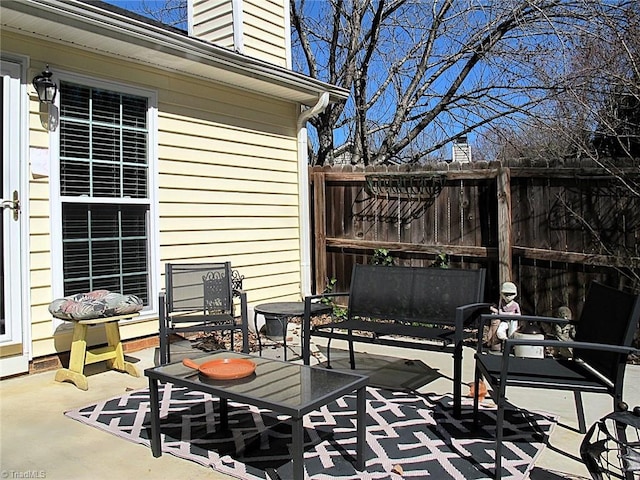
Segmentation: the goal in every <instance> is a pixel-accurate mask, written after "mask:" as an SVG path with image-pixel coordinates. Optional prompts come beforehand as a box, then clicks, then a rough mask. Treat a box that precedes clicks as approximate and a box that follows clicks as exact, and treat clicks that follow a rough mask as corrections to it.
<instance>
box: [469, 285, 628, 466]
mask: <svg viewBox="0 0 640 480" xmlns="http://www.w3.org/2000/svg"><path fill="white" fill-rule="evenodd" d="M494 318H500V319H505V320H508V319H509V318H505V316H504V315H499V314H497V315H482V316H481V320H480V328H479V331H478V347H477V351H476V354H475V385H474V387H475V389H474V391H476V392H477V391H478V386H479V382H480V380H481V378H484V379H485V381H486V382H487V383H488V386H489V387H490V390H489V394H490V395H491V396H492V398H493V400H494V401H495V402H496V405H497V412H496V457H495V478H496V479H500V478H501V475H502V441H503V437H504V432H503V422H504V415H505V408H506V406H507V397H506V390H507V387H530V388H545V389H552V390H566V391H573V392H574V398H575V402H576V410H577V417H578V425H579V429H580V432H581V433H585V432H586V423H585V417H584V409H583V404H582V397H581V393H582V392H594V393H604V394H608V395H610V396H611V397H612V398H613V406H614V410H616V409H618V408H619V404H620V402H621V401H622V391H623V385H624V372H625V367H626V364H627V358H628V355H629V354H631V353H633V352H634V351H635V349H634V348H633V347H632V346H631V345H632V342H633V336H634V333H635V331H636V329H637V327H638V320H639V319H640V297H639V296H637V295H632V294H629V293H626V292H622V291H620V290H617V289H615V288H611V287H608V286H605V285H602V284H600V283H597V282H593V283H592V284H591V285H590V287H589V290H588V292H587V297H586V299H585V303H584V306H583V309H582V314H581V315H580V318H579V320H578V321H576V322H575V326H576V334H575V340H574V341H560V340H541V339H539V340H530V339H507V340H506V341H505V342H504V349H503V352H502V354H501V355H495V354H490V353H487V352H485V351H484V348H483V342H482V331H483V327H484V325H485V324H486V323H487V322H489V321H490V320H491V319H494ZM510 319H513V317H511V318H510ZM519 320H521V321H531V322H551V323H569V322H571V321H570V320H564V319H559V318H552V317H539V316H530V315H522V316H520V317H519ZM571 323H573V322H571ZM517 345H531V346H546V347H567V348H572V349H573V356H572V357H571V358H555V357H551V356H545V357H544V358H520V357H515V356H514V355H513V354H512V352H513V351H514V348H515V347H516V346H517ZM478 403H479V399H478V397H477V396H476V397H475V398H474V402H473V415H474V426H475V427H476V428H477V427H478Z"/></svg>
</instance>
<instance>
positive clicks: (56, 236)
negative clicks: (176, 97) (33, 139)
mask: <svg viewBox="0 0 640 480" xmlns="http://www.w3.org/2000/svg"><path fill="white" fill-rule="evenodd" d="M54 81H55V82H56V83H57V84H58V86H59V85H60V82H61V81H62V82H73V83H77V84H79V85H87V86H90V87H94V88H104V89H106V90H111V91H115V92H119V93H125V94H130V95H138V96H140V97H146V98H147V99H148V100H149V106H148V111H147V121H148V125H149V127H148V130H149V152H148V155H149V172H148V174H149V266H150V268H151V270H152V271H151V272H150V274H149V305H148V306H146V307H145V308H144V310H143V311H142V312H140V313H141V317H142V318H143V319H144V318H145V317H151V316H154V314H155V315H157V312H158V304H157V298H158V292H159V290H158V289H159V287H158V285H159V279H160V270H159V269H160V246H159V238H158V237H159V234H158V229H159V225H160V222H159V213H158V204H159V200H158V95H157V92H156V91H154V90H149V89H145V88H139V87H134V86H131V85H126V84H123V83H117V82H111V81H106V80H98V79H96V78H93V77H89V76H85V75H79V74H74V73H69V72H64V71H55V73H54ZM52 108H55V112H52V113H53V115H54V116H55V117H56V120H57V122H58V123H59V121H60V118H59V113H60V95H57V96H56V100H55V106H52ZM49 148H50V151H51V165H50V177H49V188H50V206H51V212H50V219H51V294H52V300H53V299H56V298H61V297H63V296H64V278H63V265H62V228H61V226H62V223H61V222H62V196H61V195H60V128H59V127H58V126H57V127H56V128H55V130H54V131H52V132H51V135H49ZM87 200H89V199H87ZM145 203H146V202H145ZM136 321H139V319H138V320H136ZM64 324H67V325H66V326H68V322H64V321H63V320H60V319H57V318H54V319H53V331H54V332H55V331H57V330H59V327H61V326H62V327H63V328H64V326H63V325H64ZM69 328H70V327H69Z"/></svg>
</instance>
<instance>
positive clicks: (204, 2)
mask: <svg viewBox="0 0 640 480" xmlns="http://www.w3.org/2000/svg"><path fill="white" fill-rule="evenodd" d="M193 7H194V8H193V11H194V16H193V34H194V36H196V37H198V38H201V39H203V40H206V41H208V42H211V43H214V44H216V45H220V46H221V47H226V48H231V49H232V48H233V10H232V3H231V2H230V1H229V0H222V1H214V0H194V2H193Z"/></svg>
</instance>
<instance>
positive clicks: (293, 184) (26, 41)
mask: <svg viewBox="0 0 640 480" xmlns="http://www.w3.org/2000/svg"><path fill="white" fill-rule="evenodd" d="M2 48H3V51H7V52H11V53H15V54H20V55H25V56H29V57H30V58H31V65H32V68H31V70H30V71H29V78H31V77H32V76H33V75H35V74H36V73H39V71H38V68H37V67H39V66H41V65H44V64H45V63H49V64H50V65H51V69H52V71H54V75H55V72H60V71H66V72H73V73H75V74H80V75H86V76H87V77H91V78H96V79H100V80H108V81H112V82H114V83H122V84H123V85H129V86H134V87H140V88H144V89H148V90H154V91H156V92H157V97H158V113H157V127H158V132H157V143H158V146H157V147H158V148H157V162H158V175H157V182H158V196H157V201H158V205H159V221H158V225H157V227H158V232H157V236H158V239H159V256H160V264H159V265H156V274H157V275H158V276H160V275H161V274H162V272H163V271H164V263H165V262H210V261H220V260H230V261H231V262H232V265H233V267H234V268H237V269H238V270H239V271H240V273H241V274H243V275H244V276H245V283H244V287H245V289H246V290H247V294H248V300H249V303H250V304H252V305H255V304H257V303H260V302H264V301H267V300H292V301H293V300H299V299H300V257H301V255H300V244H299V237H300V231H299V191H298V184H297V179H298V165H297V139H296V126H295V119H296V112H297V109H296V107H297V106H296V105H294V104H291V103H288V102H284V101H278V100H274V99H272V98H267V97H263V96H259V95H256V94H252V93H250V92H247V91H241V90H237V89H234V88H232V87H229V86H223V85H216V84H212V83H211V82H206V81H201V80H199V79H195V78H191V77H182V76H179V75H175V74H170V73H167V72H166V71H161V70H153V69H151V68H146V67H145V68H141V67H138V66H135V65H131V64H129V63H127V62H125V61H122V60H119V59H114V58H110V57H102V56H97V55H91V54H88V53H87V52H84V51H82V50H76V49H73V48H69V47H66V46H56V45H51V44H49V45H46V44H44V42H40V41H39V40H35V39H33V38H31V37H26V36H21V35H17V34H14V33H6V34H5V33H3V45H2ZM45 57H46V58H45ZM29 91H30V92H32V89H30V90H29ZM29 109H30V111H29V116H30V118H29V125H30V131H29V136H30V147H40V148H48V147H49V134H47V132H46V130H44V128H43V126H42V123H41V114H40V107H39V104H38V102H37V98H36V97H35V95H32V96H31V97H30V103H29ZM29 188H30V195H29V197H30V198H29V206H30V217H29V228H30V237H29V242H30V247H31V251H30V256H29V258H30V282H31V285H30V298H31V305H30V312H31V323H32V331H31V333H32V349H33V350H32V351H33V356H34V357H40V356H45V355H50V354H54V353H57V352H63V351H66V350H69V347H70V341H71V331H70V328H69V327H68V325H67V324H64V325H63V326H62V327H61V328H58V330H57V331H56V332H55V334H54V332H53V325H54V324H53V321H52V318H51V316H50V314H49V312H48V310H47V307H48V305H49V303H50V302H51V301H52V300H53V298H52V289H51V279H52V277H53V274H54V272H53V271H52V261H51V228H52V226H51V218H50V212H51V205H50V184H49V178H48V177H40V178H34V177H33V176H30V183H29ZM163 285H164V278H161V279H160V282H159V287H160V288H163ZM155 294H157V292H155ZM155 294H154V295H155ZM154 300H155V299H154ZM92 330H96V332H95V333H92V337H90V341H91V342H92V343H100V342H104V336H103V334H102V333H100V332H99V331H98V330H99V329H92ZM157 330H158V320H157V312H155V313H152V314H149V315H143V316H141V318H140V320H139V321H136V322H130V323H126V324H122V325H121V334H122V337H123V338H124V339H127V338H135V337H139V336H144V335H151V334H155V333H157Z"/></svg>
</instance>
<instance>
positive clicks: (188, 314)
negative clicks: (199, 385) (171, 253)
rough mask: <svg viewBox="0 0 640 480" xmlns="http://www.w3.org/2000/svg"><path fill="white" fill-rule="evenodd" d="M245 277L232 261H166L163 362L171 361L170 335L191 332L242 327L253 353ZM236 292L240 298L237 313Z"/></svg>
mask: <svg viewBox="0 0 640 480" xmlns="http://www.w3.org/2000/svg"><path fill="white" fill-rule="evenodd" d="M241 283H242V277H241V276H239V274H238V273H236V272H234V271H233V270H232V269H231V263H230V262H221V263H197V264H178V263H167V264H166V265H165V284H166V288H165V291H164V292H161V293H160V298H159V312H158V317H159V320H160V348H159V350H160V360H159V361H160V364H161V365H164V364H167V363H169V362H170V361H171V348H170V343H171V342H170V337H171V335H174V334H184V333H189V332H204V333H208V332H214V331H221V332H225V331H229V332H231V349H232V350H233V349H234V332H235V331H236V330H240V331H242V351H243V352H245V353H249V323H248V321H247V318H248V315H247V296H246V293H245V292H244V291H243V290H241V289H239V288H238V286H241ZM234 296H235V297H237V298H239V300H240V318H239V319H237V318H236V316H235V307H234Z"/></svg>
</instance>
